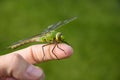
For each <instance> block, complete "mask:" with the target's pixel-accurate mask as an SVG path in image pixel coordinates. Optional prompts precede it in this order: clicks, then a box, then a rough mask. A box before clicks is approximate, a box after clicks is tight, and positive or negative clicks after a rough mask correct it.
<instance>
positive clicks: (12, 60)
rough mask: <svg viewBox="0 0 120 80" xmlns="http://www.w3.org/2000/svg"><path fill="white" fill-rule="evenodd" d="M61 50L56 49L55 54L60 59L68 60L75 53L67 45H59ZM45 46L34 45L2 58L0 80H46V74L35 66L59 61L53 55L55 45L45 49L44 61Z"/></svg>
mask: <svg viewBox="0 0 120 80" xmlns="http://www.w3.org/2000/svg"><path fill="white" fill-rule="evenodd" d="M58 45H59V47H60V48H62V49H63V50H64V51H65V52H66V54H65V53H64V51H62V50H60V49H59V48H57V47H56V48H55V49H54V53H55V54H56V55H57V57H58V58H59V59H63V58H67V57H69V56H71V54H72V53H73V49H72V48H71V47H70V46H68V45H67V44H58ZM42 46H43V45H33V46H30V47H28V48H25V49H22V50H18V51H15V52H12V53H9V54H6V55H2V56H0V80H44V77H45V75H44V72H43V70H42V69H41V68H40V67H36V66H34V65H33V64H37V63H41V62H44V61H48V60H54V59H57V58H56V56H55V55H54V54H53V53H52V49H53V47H54V44H51V45H48V46H45V47H44V51H45V57H44V60H43V51H42Z"/></svg>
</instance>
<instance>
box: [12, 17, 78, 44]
mask: <svg viewBox="0 0 120 80" xmlns="http://www.w3.org/2000/svg"><path fill="white" fill-rule="evenodd" d="M76 18H77V17H72V18H69V19H66V20H64V21H59V22H57V23H54V24H52V25H50V26H48V28H47V29H45V30H44V31H43V32H42V33H40V34H37V35H34V36H31V37H29V38H26V39H24V40H20V41H18V42H15V43H13V44H12V45H15V44H19V43H21V42H24V41H26V40H31V39H33V38H36V37H41V36H43V35H45V34H46V33H49V32H50V31H52V30H55V29H57V28H59V27H61V26H63V25H65V24H67V23H69V22H72V21H73V20H75V19H76Z"/></svg>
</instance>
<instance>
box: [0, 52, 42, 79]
mask: <svg viewBox="0 0 120 80" xmlns="http://www.w3.org/2000/svg"><path fill="white" fill-rule="evenodd" d="M3 61H4V62H3ZM3 77H5V78H6V79H9V78H10V79H11V77H12V78H13V79H17V80H43V78H44V74H43V71H42V70H41V69H40V68H38V67H35V66H33V65H31V64H29V63H28V62H26V61H25V60H24V59H23V58H22V57H21V56H20V55H19V54H7V55H4V56H0V79H2V78H3ZM8 77H9V78H8Z"/></svg>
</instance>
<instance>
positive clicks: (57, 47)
mask: <svg viewBox="0 0 120 80" xmlns="http://www.w3.org/2000/svg"><path fill="white" fill-rule="evenodd" d="M57 48H59V49H60V50H62V51H63V52H64V53H65V55H66V54H67V53H66V52H65V50H64V49H62V48H60V47H59V46H58V44H57Z"/></svg>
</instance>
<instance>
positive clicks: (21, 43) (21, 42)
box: [8, 38, 36, 49]
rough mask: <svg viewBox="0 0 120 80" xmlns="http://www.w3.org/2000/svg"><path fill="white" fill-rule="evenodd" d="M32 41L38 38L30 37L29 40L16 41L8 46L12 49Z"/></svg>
mask: <svg viewBox="0 0 120 80" xmlns="http://www.w3.org/2000/svg"><path fill="white" fill-rule="evenodd" d="M30 42H36V39H35V38H33V39H29V40H21V41H18V42H16V43H14V44H13V45H11V46H9V47H8V48H10V49H15V48H17V47H19V46H22V45H24V44H28V43H30Z"/></svg>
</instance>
